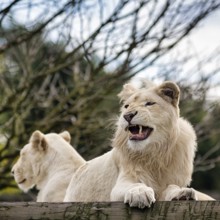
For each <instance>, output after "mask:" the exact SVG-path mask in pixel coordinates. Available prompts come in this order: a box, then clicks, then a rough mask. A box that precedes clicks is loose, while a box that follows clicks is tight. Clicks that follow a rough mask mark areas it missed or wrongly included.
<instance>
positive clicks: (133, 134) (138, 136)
mask: <svg viewBox="0 0 220 220" xmlns="http://www.w3.org/2000/svg"><path fill="white" fill-rule="evenodd" d="M129 131H130V138H129V139H130V140H135V141H142V140H144V139H146V138H147V137H148V136H149V135H150V133H151V131H152V129H150V128H148V127H144V126H139V125H134V126H130V127H129Z"/></svg>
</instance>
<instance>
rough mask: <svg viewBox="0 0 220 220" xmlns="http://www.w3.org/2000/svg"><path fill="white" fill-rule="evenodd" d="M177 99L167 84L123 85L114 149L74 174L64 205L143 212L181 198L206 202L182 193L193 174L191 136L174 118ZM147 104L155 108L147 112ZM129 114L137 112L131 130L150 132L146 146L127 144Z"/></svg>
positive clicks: (174, 88) (196, 194)
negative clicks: (116, 205)
mask: <svg viewBox="0 0 220 220" xmlns="http://www.w3.org/2000/svg"><path fill="white" fill-rule="evenodd" d="M179 94H180V91H179V88H178V86H177V85H176V84H175V83H172V82H164V83H163V84H161V85H160V86H152V87H150V88H142V89H135V88H133V87H132V86H131V85H125V86H124V89H123V90H122V92H121V93H120V94H119V96H120V97H121V99H122V101H123V106H122V109H121V116H120V117H119V120H118V123H117V129H116V132H115V135H114V138H113V141H112V145H113V149H112V150H111V151H110V152H108V153H106V154H104V155H103V156H100V157H97V158H95V159H93V160H91V161H88V162H87V163H86V164H85V165H83V166H82V167H80V168H79V169H78V170H77V172H76V173H75V174H74V175H73V178H72V179H71V182H70V184H69V186H68V189H67V192H66V196H65V198H64V201H66V202H67V201H68V202H69V201H75V202H76V201H81V202H92V201H124V202H125V203H129V205H130V206H135V207H139V208H144V207H146V206H147V207H149V206H150V205H151V204H152V203H154V202H155V201H156V200H173V199H181V198H182V197H184V196H185V197H186V199H200V200H203V199H204V200H207V199H211V197H208V196H207V197H206V195H204V194H200V193H199V192H197V191H195V190H194V189H192V188H186V187H187V186H189V185H190V182H191V176H192V172H193V160H194V156H195V151H196V135H195V132H194V129H193V128H192V126H191V125H190V123H189V122H187V121H186V120H185V119H183V118H181V117H179V107H178V104H179ZM147 102H155V104H153V105H149V106H148V105H147V106H146V105H145V104H146V103H147ZM124 106H126V108H125V107H124ZM132 111H137V112H138V113H137V114H136V115H135V116H134V117H133V118H132V120H131V123H132V124H138V125H143V126H149V127H152V128H153V132H152V133H151V134H150V136H149V137H148V138H147V139H146V140H142V141H134V140H129V135H130V134H129V132H128V129H127V126H128V122H127V121H126V120H125V118H124V115H125V114H127V113H129V112H132Z"/></svg>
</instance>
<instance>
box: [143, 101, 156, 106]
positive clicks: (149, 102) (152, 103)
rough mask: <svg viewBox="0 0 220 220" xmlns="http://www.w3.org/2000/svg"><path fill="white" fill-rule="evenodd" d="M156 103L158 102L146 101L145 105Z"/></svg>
mask: <svg viewBox="0 0 220 220" xmlns="http://www.w3.org/2000/svg"><path fill="white" fill-rule="evenodd" d="M154 104H156V102H146V103H145V106H149V105H154Z"/></svg>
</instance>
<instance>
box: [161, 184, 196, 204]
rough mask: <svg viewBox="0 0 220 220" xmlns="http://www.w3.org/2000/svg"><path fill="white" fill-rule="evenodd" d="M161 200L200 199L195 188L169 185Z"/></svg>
mask: <svg viewBox="0 0 220 220" xmlns="http://www.w3.org/2000/svg"><path fill="white" fill-rule="evenodd" d="M160 200H165V201H172V200H198V198H197V195H196V191H195V190H194V189H193V188H186V187H179V186H177V185H169V186H168V187H167V188H166V190H164V192H163V193H162V198H161V199H160Z"/></svg>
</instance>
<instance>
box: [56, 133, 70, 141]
mask: <svg viewBox="0 0 220 220" xmlns="http://www.w3.org/2000/svg"><path fill="white" fill-rule="evenodd" d="M59 135H60V136H61V137H62V138H63V139H64V140H65V141H66V142H68V143H70V141H71V136H70V133H69V132H68V131H63V132H61V133H60V134H59Z"/></svg>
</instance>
